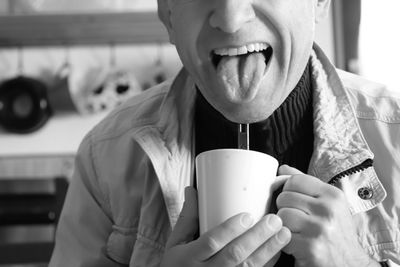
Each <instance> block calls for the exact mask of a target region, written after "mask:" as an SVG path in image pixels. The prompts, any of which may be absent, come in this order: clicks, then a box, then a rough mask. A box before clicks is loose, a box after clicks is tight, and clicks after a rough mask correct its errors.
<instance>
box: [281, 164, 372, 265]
mask: <svg viewBox="0 0 400 267" xmlns="http://www.w3.org/2000/svg"><path fill="white" fill-rule="evenodd" d="M279 175H290V176H291V178H290V179H289V180H288V181H287V182H286V183H285V185H284V187H283V190H282V193H280V194H279V196H278V198H277V201H276V204H277V207H278V209H279V211H278V216H280V217H281V219H282V221H283V225H284V226H286V227H288V228H289V229H290V231H291V232H292V240H291V242H290V243H289V244H288V245H287V246H286V247H285V248H284V250H283V251H285V252H286V253H287V254H292V255H293V256H294V257H295V258H296V266H297V267H302V266H308V267H313V266H315V267H317V266H318V267H339V266H348V267H353V266H355V267H359V266H380V265H379V264H378V263H377V262H375V261H373V260H372V259H371V258H370V257H369V255H368V254H367V253H366V252H365V251H364V250H363V248H362V247H361V245H360V244H359V242H358V238H357V234H356V230H355V226H354V224H353V222H352V215H351V214H350V210H349V207H348V204H347V201H346V198H345V196H344V194H343V192H342V191H341V190H340V189H338V188H336V187H334V186H332V185H329V184H327V183H324V182H322V181H321V180H319V179H318V178H315V177H313V176H310V175H306V174H304V173H302V172H300V171H298V170H297V169H295V168H292V167H289V166H286V165H284V166H281V167H280V168H279Z"/></svg>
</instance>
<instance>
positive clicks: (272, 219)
mask: <svg viewBox="0 0 400 267" xmlns="http://www.w3.org/2000/svg"><path fill="white" fill-rule="evenodd" d="M267 223H268V225H269V227H270V228H271V230H278V229H280V228H281V227H282V221H281V219H280V218H279V217H278V216H275V215H270V216H269V217H268V220H267Z"/></svg>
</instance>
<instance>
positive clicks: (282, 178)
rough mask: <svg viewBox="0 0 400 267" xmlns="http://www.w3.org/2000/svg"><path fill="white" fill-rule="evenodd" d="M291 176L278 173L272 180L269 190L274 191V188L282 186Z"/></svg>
mask: <svg viewBox="0 0 400 267" xmlns="http://www.w3.org/2000/svg"><path fill="white" fill-rule="evenodd" d="M291 177H292V176H291V175H279V176H277V177H276V179H275V181H274V182H273V184H272V186H271V192H274V191H275V190H277V189H278V188H280V187H281V186H282V187H283V185H284V184H285V183H286V181H287V180H289V179H290V178H291Z"/></svg>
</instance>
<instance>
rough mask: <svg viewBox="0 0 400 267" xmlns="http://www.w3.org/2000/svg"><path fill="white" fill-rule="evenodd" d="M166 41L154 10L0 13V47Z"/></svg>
mask: <svg viewBox="0 0 400 267" xmlns="http://www.w3.org/2000/svg"><path fill="white" fill-rule="evenodd" d="M165 42H168V34H167V31H166V30H165V29H164V26H163V25H162V23H161V22H160V20H159V19H158V16H157V13H156V12H124V13H86V14H81V13H80V14H41V15H8V16H0V47H18V46H21V47H25V46H57V45H101V44H108V45H109V44H137V43H165Z"/></svg>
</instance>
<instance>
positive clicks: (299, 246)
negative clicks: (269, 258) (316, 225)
mask: <svg viewBox="0 0 400 267" xmlns="http://www.w3.org/2000/svg"><path fill="white" fill-rule="evenodd" d="M309 247H310V242H309V240H308V239H305V238H304V237H303V236H302V235H301V234H297V233H292V236H291V240H290V242H289V243H288V244H287V245H286V246H285V247H284V248H283V249H282V251H283V252H285V253H286V254H289V255H293V256H294V257H295V258H303V257H304V256H305V255H306V251H308V250H310V249H311V248H309Z"/></svg>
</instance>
